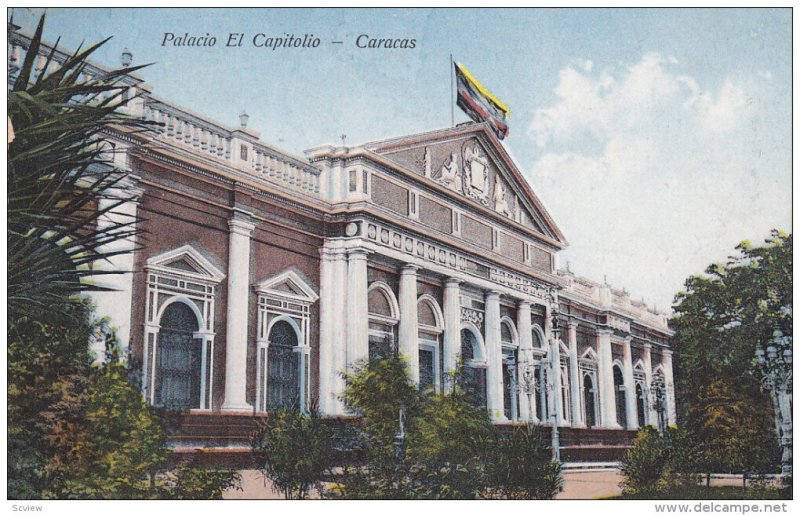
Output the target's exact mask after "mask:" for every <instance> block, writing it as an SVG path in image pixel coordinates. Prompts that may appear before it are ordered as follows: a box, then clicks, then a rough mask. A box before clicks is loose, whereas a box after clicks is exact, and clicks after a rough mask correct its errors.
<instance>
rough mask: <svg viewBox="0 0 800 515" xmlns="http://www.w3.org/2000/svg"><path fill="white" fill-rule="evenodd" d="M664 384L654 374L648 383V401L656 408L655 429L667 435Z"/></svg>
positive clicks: (661, 379)
mask: <svg viewBox="0 0 800 515" xmlns="http://www.w3.org/2000/svg"><path fill="white" fill-rule="evenodd" d="M666 397H667V391H666V385H665V384H664V379H663V378H662V377H661V376H656V377H654V378H653V381H652V382H651V383H650V399H649V400H650V403H651V405H652V406H653V407H655V409H656V416H657V417H658V420H657V421H656V429H658V432H659V433H661V434H663V435H665V436H667V435H668V430H667V420H666V416H665V415H666V408H667V406H666V400H667V399H666Z"/></svg>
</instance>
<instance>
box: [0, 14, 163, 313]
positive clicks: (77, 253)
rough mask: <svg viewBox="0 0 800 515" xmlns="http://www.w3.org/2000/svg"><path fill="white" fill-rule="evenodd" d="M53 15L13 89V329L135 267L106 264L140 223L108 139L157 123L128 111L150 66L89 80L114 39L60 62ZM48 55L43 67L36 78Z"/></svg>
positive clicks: (10, 178) (10, 278) (33, 42)
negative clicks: (134, 88) (126, 213)
mask: <svg viewBox="0 0 800 515" xmlns="http://www.w3.org/2000/svg"><path fill="white" fill-rule="evenodd" d="M44 22H45V16H42V18H41V19H40V21H39V24H38V26H37V29H36V32H35V34H34V36H33V39H32V40H31V42H30V45H29V47H28V51H27V53H26V55H25V59H24V60H23V63H22V66H21V68H20V71H19V74H18V75H17V78H16V81H15V83H14V85H13V87H12V88H11V91H10V93H9V95H8V116H9V119H10V120H11V122H12V124H13V126H14V132H15V139H14V141H13V142H12V143H11V144H9V146H8V178H7V182H8V212H7V220H8V231H7V246H8V314H9V325H10V326H11V325H13V321H14V320H15V319H23V318H24V319H30V318H31V317H37V316H41V315H42V314H43V313H44V312H45V310H47V309H48V307H49V306H53V305H58V304H62V305H63V300H64V299H65V298H69V297H70V296H72V295H74V294H77V293H82V292H86V291H92V290H104V289H107V288H108V287H107V286H104V285H103V284H102V281H101V278H102V277H103V276H106V275H109V274H118V273H124V272H126V271H124V270H105V269H102V268H101V263H103V262H109V261H110V260H111V259H112V258H113V257H115V256H117V255H120V254H123V253H127V252H131V251H132V250H133V246H132V245H125V246H121V247H120V246H114V245H112V244H113V243H115V242H119V241H122V240H128V241H132V239H133V238H134V237H135V236H136V235H137V226H138V222H139V220H138V219H136V218H134V217H128V218H125V217H122V216H120V215H119V213H118V212H117V211H118V209H119V208H120V207H121V206H122V205H124V204H125V203H126V202H130V201H132V200H133V199H132V198H131V197H130V195H129V194H127V193H125V191H124V188H121V187H120V185H121V184H122V181H124V180H125V178H126V173H125V172H123V171H121V170H118V169H115V168H114V165H113V159H110V158H109V156H108V149H107V148H104V146H103V143H102V142H103V139H104V136H105V134H106V132H107V131H109V130H111V129H113V128H124V129H126V130H133V131H134V132H137V131H147V130H150V129H151V127H152V126H153V125H155V124H154V123H153V122H146V121H143V120H140V119H138V118H134V117H132V116H130V115H128V114H126V113H124V112H121V111H120V108H123V107H124V106H125V105H126V104H127V103H128V102H130V101H131V100H132V99H134V98H136V96H134V95H126V92H127V91H128V89H129V87H128V86H127V85H126V84H125V83H124V79H125V77H126V76H127V75H128V74H130V73H132V72H133V71H135V70H138V69H140V68H141V67H132V68H126V69H120V70H113V71H110V72H106V73H103V74H102V75H100V76H97V77H91V78H90V77H87V75H86V73H85V72H86V71H87V69H88V68H87V67H88V59H89V58H90V56H91V55H92V54H93V53H94V52H95V51H96V50H97V49H98V48H100V47H101V46H102V45H103V44H104V43H105V42H106V41H108V40H107V39H106V40H103V41H101V42H99V43H97V44H94V45H90V46H88V47H86V48H84V49H81V48H79V49H78V50H76V51H75V52H74V53H73V54H72V55H71V56H69V57H68V58H66V59H63V62H59V59H58V57H57V51H56V47H55V46H54V47H53V48H51V49H50V50H49V51H43V47H42V43H41V37H42V32H43V28H44ZM40 54H41V55H42V56H43V57H44V67H43V69H42V70H41V72H40V73H39V74H38V76H36V62H37V59H39V56H40ZM52 63H57V65H56V66H54V69H53V70H52V71H50V70H49V68H50V67H51V64H52ZM48 72H49V73H48ZM35 76H36V78H35V80H33V77H35ZM111 214H113V215H114V216H113V217H112V216H109V215H111Z"/></svg>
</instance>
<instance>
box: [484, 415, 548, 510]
mask: <svg viewBox="0 0 800 515" xmlns="http://www.w3.org/2000/svg"><path fill="white" fill-rule="evenodd" d="M495 435H496V436H495V445H494V449H493V452H492V453H491V455H490V457H489V460H488V462H487V483H488V484H487V486H488V496H489V497H492V498H497V499H552V498H554V497H555V496H556V494H557V493H558V492H560V491H561V489H562V486H563V484H564V480H563V478H562V477H561V465H560V464H559V463H558V462H557V461H554V460H553V454H552V453H553V450H552V448H551V447H550V445H549V444H548V443H547V441H546V440H545V439H544V437H543V435H542V432H541V431H540V430H539V429H538V428H536V427H533V426H531V425H524V426H514V427H513V428H511V429H510V431H509V430H508V429H506V428H496V431H495Z"/></svg>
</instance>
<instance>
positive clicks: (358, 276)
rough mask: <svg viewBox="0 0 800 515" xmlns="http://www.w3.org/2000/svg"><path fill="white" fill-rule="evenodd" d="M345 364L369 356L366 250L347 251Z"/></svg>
mask: <svg viewBox="0 0 800 515" xmlns="http://www.w3.org/2000/svg"><path fill="white" fill-rule="evenodd" d="M347 292H348V296H349V298H348V303H347V319H346V323H347V366H348V368H349V367H351V366H353V365H355V364H357V363H358V362H361V361H364V360H366V359H367V358H369V340H368V338H369V317H368V316H367V250H366V249H362V248H354V249H350V250H348V252H347Z"/></svg>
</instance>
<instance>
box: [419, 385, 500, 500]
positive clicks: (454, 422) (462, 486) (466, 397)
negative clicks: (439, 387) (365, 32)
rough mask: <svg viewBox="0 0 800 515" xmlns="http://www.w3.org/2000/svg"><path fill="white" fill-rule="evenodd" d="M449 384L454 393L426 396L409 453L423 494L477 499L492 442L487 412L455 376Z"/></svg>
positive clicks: (420, 492) (434, 496) (481, 487)
mask: <svg viewBox="0 0 800 515" xmlns="http://www.w3.org/2000/svg"><path fill="white" fill-rule="evenodd" d="M451 383H452V384H453V385H454V387H453V389H452V390H451V391H450V392H448V393H445V394H436V395H434V396H432V397H430V398H428V399H427V402H426V404H425V408H424V410H423V411H422V413H421V416H420V418H419V420H417V421H416V423H415V425H414V427H413V430H412V431H411V433H410V441H409V455H410V457H411V458H412V459H413V460H414V462H415V464H416V468H417V470H416V472H415V473H416V477H417V478H418V482H419V484H418V489H419V496H420V497H423V498H432V499H474V498H476V497H478V496H479V495H480V494H481V493H482V492H483V491H484V489H485V487H486V470H485V464H486V462H487V459H488V455H489V453H490V452H492V447H493V445H492V444H493V443H494V442H493V439H492V437H493V432H492V425H491V422H490V420H489V415H488V412H487V411H486V408H485V407H482V406H476V405H475V404H473V403H472V402H471V398H470V393H469V392H467V391H465V390H464V389H463V388H461V387H460V386H459V384H458V382H457V381H452V382H451Z"/></svg>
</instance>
